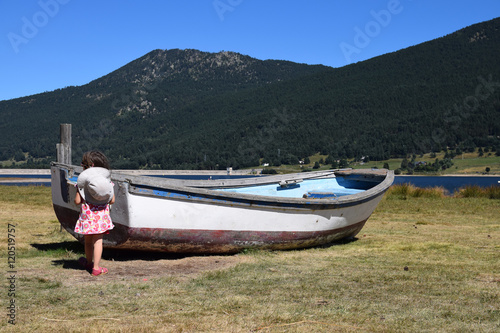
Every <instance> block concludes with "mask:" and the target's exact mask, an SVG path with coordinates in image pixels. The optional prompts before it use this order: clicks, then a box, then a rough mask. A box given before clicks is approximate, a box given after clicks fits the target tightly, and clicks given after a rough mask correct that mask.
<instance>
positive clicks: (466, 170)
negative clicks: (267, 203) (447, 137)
mask: <svg viewBox="0 0 500 333" xmlns="http://www.w3.org/2000/svg"><path fill="white" fill-rule="evenodd" d="M327 157H328V156H327V155H320V154H316V155H314V156H311V157H310V162H311V163H309V164H308V165H303V166H299V165H282V166H280V167H270V168H272V169H275V170H277V171H278V172H279V173H291V172H300V171H301V170H303V169H312V168H313V166H314V164H315V162H320V161H321V160H323V161H324V160H326V158H327ZM436 158H437V159H439V160H443V159H444V153H443V152H440V153H437V154H436V155H435V156H434V155H431V154H425V155H423V156H417V158H416V159H415V161H416V162H427V163H430V164H432V163H433V162H435V160H436ZM402 161H403V159H402V158H393V159H389V160H385V161H370V162H367V163H359V162H354V161H349V162H350V165H349V167H352V168H355V169H360V168H367V169H368V168H379V169H381V168H383V167H384V164H385V163H387V164H388V165H389V169H391V170H396V169H398V168H400V167H401V162H402ZM330 168H331V165H324V164H321V167H320V169H319V170H326V169H330ZM486 168H489V172H486ZM405 173H406V172H405V171H403V174H405ZM415 174H420V175H423V174H425V175H431V174H432V175H452V174H459V175H478V174H479V175H481V174H490V175H500V156H496V155H495V154H494V153H490V152H489V153H486V154H484V156H481V157H479V155H478V152H477V151H476V152H472V153H464V154H462V155H460V156H456V157H455V158H454V159H453V166H452V167H451V168H449V169H446V170H441V171H439V172H432V173H430V172H426V173H423V172H420V173H419V172H415Z"/></svg>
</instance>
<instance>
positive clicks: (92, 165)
mask: <svg viewBox="0 0 500 333" xmlns="http://www.w3.org/2000/svg"><path fill="white" fill-rule="evenodd" d="M82 167H83V170H84V171H83V172H82V173H81V174H80V175H79V176H78V180H77V189H78V191H77V192H76V196H75V204H77V205H80V204H81V207H80V216H79V218H78V221H77V222H76V225H75V232H76V233H79V234H82V235H84V238H85V258H84V257H81V258H80V259H79V260H78V262H79V263H80V264H81V265H82V266H84V267H85V268H86V269H87V270H89V271H90V270H91V269H92V275H94V276H97V275H101V274H106V273H107V272H108V270H107V269H106V268H104V267H101V266H99V264H100V261H101V256H102V238H103V236H104V234H107V233H109V230H111V229H113V228H114V225H113V222H112V221H111V217H110V215H109V205H110V204H113V203H114V202H115V196H114V191H113V183H111V179H110V172H109V163H108V160H107V158H106V156H104V154H102V153H101V152H98V151H90V152H86V153H85V154H83V158H82Z"/></svg>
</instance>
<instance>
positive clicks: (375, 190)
mask: <svg viewBox="0 0 500 333" xmlns="http://www.w3.org/2000/svg"><path fill="white" fill-rule="evenodd" d="M52 166H53V167H57V168H63V169H67V170H68V172H69V173H70V174H74V173H75V172H76V173H80V172H82V171H83V168H82V167H79V166H74V165H68V164H63V163H55V162H54V163H52ZM332 174H334V175H335V177H337V175H338V176H341V177H342V176H349V175H360V176H363V175H364V176H374V177H377V176H378V177H383V176H385V178H384V180H383V181H381V182H380V183H378V184H377V185H375V186H374V187H372V188H370V189H367V190H366V191H363V192H360V193H356V194H350V195H345V196H340V197H336V198H314V199H307V198H283V197H273V196H263V195H255V194H244V193H235V192H227V191H218V190H214V189H210V188H201V187H195V186H188V185H183V184H187V183H189V182H185V181H183V180H180V181H179V180H173V179H167V178H159V177H155V178H153V177H150V176H136V175H127V174H126V173H125V172H123V171H112V172H111V179H112V180H113V181H115V182H116V181H118V182H124V183H128V184H129V185H131V186H135V187H141V186H142V187H147V188H151V189H158V190H160V191H170V192H177V193H184V194H185V195H188V196H189V195H190V194H195V195H197V196H201V197H203V198H207V199H210V198H212V199H216V200H218V201H219V200H220V201H221V202H222V201H226V200H228V201H233V202H234V201H242V202H252V203H256V202H259V203H262V204H267V205H292V206H294V207H297V206H298V207H301V206H308V207H309V206H311V205H312V206H316V205H318V208H322V209H326V208H329V207H332V206H334V207H339V206H350V205H352V204H359V203H360V201H361V202H366V201H369V200H371V199H373V198H375V197H377V196H379V195H381V194H383V193H385V191H386V190H387V189H388V188H389V186H391V185H392V183H393V181H394V172H393V171H391V170H386V169H340V170H329V171H313V172H308V173H307V175H304V174H303V173H295V174H285V175H273V176H266V177H265V179H264V178H259V182H253V183H252V184H246V185H257V184H258V185H260V184H269V183H276V184H278V183H279V181H281V180H284V179H295V178H296V179H306V178H307V179H311V178H324V177H325V176H327V175H332ZM252 179H253V178H252ZM253 180H254V179H253ZM262 180H264V181H262ZM237 181H238V180H237ZM239 181H240V183H241V179H239ZM210 182H212V181H210ZM191 183H193V184H196V183H198V181H196V182H193V181H191ZM217 183H222V182H220V181H215V182H214V183H213V185H212V188H214V187H217ZM223 183H224V184H220V185H219V186H230V185H228V183H229V182H227V180H224V181H223ZM232 183H237V182H232ZM214 185H215V186H214ZM233 186H236V185H233ZM240 186H245V185H240ZM128 191H129V193H131V194H135V195H146V196H151V197H156V198H165V197H163V196H159V195H154V194H153V193H137V192H136V191H133V192H131V189H130V187H129V188H128ZM168 199H173V198H171V197H169V198H168ZM205 201H206V199H205ZM311 208H312V207H311Z"/></svg>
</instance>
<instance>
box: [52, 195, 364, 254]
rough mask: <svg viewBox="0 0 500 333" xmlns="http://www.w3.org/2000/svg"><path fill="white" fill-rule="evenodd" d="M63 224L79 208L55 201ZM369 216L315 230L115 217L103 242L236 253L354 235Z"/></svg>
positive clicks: (67, 225) (141, 247)
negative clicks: (143, 224) (196, 225)
mask: <svg viewBox="0 0 500 333" xmlns="http://www.w3.org/2000/svg"><path fill="white" fill-rule="evenodd" d="M54 211H55V212H56V215H57V218H58V219H59V221H60V222H61V225H63V227H64V228H65V229H66V230H67V231H68V232H70V233H71V234H72V235H73V236H74V237H75V238H77V239H78V240H80V241H82V240H83V237H81V236H80V235H78V234H75V233H74V232H73V230H74V227H75V223H76V220H77V219H78V212H77V211H75V210H72V209H68V208H64V207H61V206H57V205H54ZM365 222H366V220H363V221H359V222H357V223H355V224H352V225H350V226H347V227H343V228H338V229H334V230H326V231H314V232H289V231H287V232H280V231H272V232H269V231H265V232H264V231H238V230H194V229H162V228H129V227H127V226H124V225H121V224H120V223H119V221H114V224H115V229H113V230H112V231H111V232H110V233H109V234H108V235H105V236H104V245H105V246H106V247H111V248H123V249H138V250H154V251H165V252H173V253H236V252H239V251H241V250H243V249H247V248H260V249H272V250H287V249H295V248H305V247H312V246H317V245H321V244H326V243H330V242H333V241H336V240H340V239H343V238H347V237H354V236H355V235H356V234H357V233H358V232H359V231H360V230H361V229H362V228H363V226H364V225H365Z"/></svg>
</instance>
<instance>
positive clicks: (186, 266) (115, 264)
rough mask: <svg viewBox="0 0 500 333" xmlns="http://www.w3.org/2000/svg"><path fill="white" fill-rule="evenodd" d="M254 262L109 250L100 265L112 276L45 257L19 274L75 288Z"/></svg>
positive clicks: (187, 275) (185, 275)
mask: <svg viewBox="0 0 500 333" xmlns="http://www.w3.org/2000/svg"><path fill="white" fill-rule="evenodd" d="M250 260H251V259H250V257H249V256H245V255H239V254H236V255H227V256H223V255H219V256H217V255H211V256H174V255H169V254H163V253H156V252H141V251H123V250H120V251H119V250H109V249H105V250H104V253H103V259H102V261H101V265H100V266H102V267H106V268H107V269H108V273H107V274H104V275H100V276H97V277H96V276H92V275H91V274H90V272H88V271H87V270H85V269H84V268H82V267H81V266H80V265H79V264H78V261H77V260H75V259H63V260H54V259H50V258H44V261H45V262H44V263H41V266H42V267H41V268H42V269H40V268H39V267H37V268H22V269H20V270H19V273H20V275H21V276H24V277H43V278H44V279H48V280H50V281H60V282H61V283H62V284H63V285H67V286H71V285H74V284H75V283H77V284H80V285H81V284H87V283H89V284H95V283H109V282H111V281H134V280H135V281H145V280H148V279H153V278H162V277H170V276H172V277H176V278H180V279H182V278H186V279H192V278H194V277H196V276H197V275H200V274H202V273H204V272H208V271H214V270H221V269H227V268H230V267H234V266H236V265H237V264H238V263H242V262H248V261H250ZM47 266H51V269H43V267H47ZM54 266H55V267H54ZM54 268H56V269H54Z"/></svg>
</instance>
